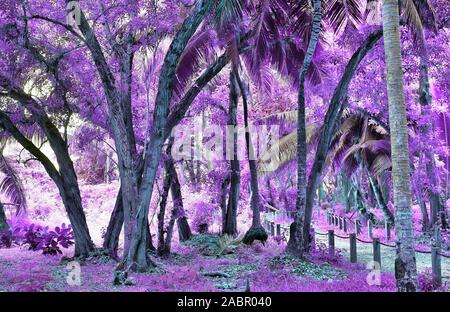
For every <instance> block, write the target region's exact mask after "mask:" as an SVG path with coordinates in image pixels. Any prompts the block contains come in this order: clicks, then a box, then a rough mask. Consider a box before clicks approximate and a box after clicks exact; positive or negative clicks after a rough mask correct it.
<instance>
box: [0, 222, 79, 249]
mask: <svg viewBox="0 0 450 312" xmlns="http://www.w3.org/2000/svg"><path fill="white" fill-rule="evenodd" d="M73 244H74V234H73V230H72V226H71V225H70V224H69V225H68V226H66V225H65V224H64V223H63V224H62V225H61V227H58V226H57V227H55V228H54V230H50V229H49V227H48V226H46V227H44V226H41V225H36V224H34V223H32V224H30V225H25V226H16V227H14V228H12V229H8V230H5V231H3V232H2V234H1V235H0V247H6V248H10V247H12V246H13V245H26V246H28V249H29V250H32V251H42V254H44V255H57V254H58V253H59V254H62V251H61V247H62V248H69V247H70V246H71V245H73Z"/></svg>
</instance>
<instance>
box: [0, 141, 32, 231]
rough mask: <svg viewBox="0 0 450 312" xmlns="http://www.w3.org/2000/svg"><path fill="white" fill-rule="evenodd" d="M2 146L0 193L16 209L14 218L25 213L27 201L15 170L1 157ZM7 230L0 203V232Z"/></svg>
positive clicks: (2, 207) (0, 148)
mask: <svg viewBox="0 0 450 312" xmlns="http://www.w3.org/2000/svg"><path fill="white" fill-rule="evenodd" d="M2 143H3V142H2ZM2 145H3V146H2V147H0V172H2V173H3V175H4V177H3V179H2V181H1V182H0V192H1V193H3V194H4V195H6V196H7V197H8V198H9V199H10V200H11V204H12V205H14V206H15V207H16V216H18V215H20V214H22V213H25V212H26V207H27V201H26V197H25V191H24V189H23V186H22V181H21V180H20V178H19V177H18V175H17V172H16V170H15V169H14V167H12V166H11V165H10V164H9V161H8V159H7V158H6V157H5V156H4V155H3V148H4V146H5V145H4V144H2ZM8 228H9V225H8V223H7V221H6V214H5V210H4V203H2V202H1V201H0V232H2V231H3V230H5V229H8Z"/></svg>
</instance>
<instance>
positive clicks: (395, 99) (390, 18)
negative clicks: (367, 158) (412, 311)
mask: <svg viewBox="0 0 450 312" xmlns="http://www.w3.org/2000/svg"><path fill="white" fill-rule="evenodd" d="M399 28H400V26H399V8H398V1H396V0H383V32H384V52H385V59H386V67H387V91H388V102H389V126H390V129H391V157H392V180H393V189H394V207H395V219H396V222H395V237H396V240H397V253H396V259H395V277H396V279H397V288H398V290H399V291H402V292H404V291H408V292H410V291H416V290H417V269H416V258H415V253H414V228H413V224H412V213H411V190H410V166H409V148H408V128H407V121H406V107H405V95H404V87H403V71H402V54H401V47H400V30H399Z"/></svg>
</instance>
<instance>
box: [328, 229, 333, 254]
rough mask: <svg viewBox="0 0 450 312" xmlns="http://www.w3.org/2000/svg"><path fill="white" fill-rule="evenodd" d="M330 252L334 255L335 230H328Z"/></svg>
mask: <svg viewBox="0 0 450 312" xmlns="http://www.w3.org/2000/svg"><path fill="white" fill-rule="evenodd" d="M328 253H329V254H330V256H334V231H333V230H328Z"/></svg>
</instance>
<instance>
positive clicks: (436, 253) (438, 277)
mask: <svg viewBox="0 0 450 312" xmlns="http://www.w3.org/2000/svg"><path fill="white" fill-rule="evenodd" d="M431 270H432V271H433V282H434V286H435V287H441V286H442V270H441V255H440V248H439V247H434V246H433V247H431Z"/></svg>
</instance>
